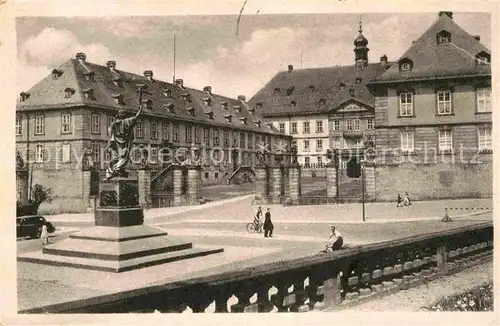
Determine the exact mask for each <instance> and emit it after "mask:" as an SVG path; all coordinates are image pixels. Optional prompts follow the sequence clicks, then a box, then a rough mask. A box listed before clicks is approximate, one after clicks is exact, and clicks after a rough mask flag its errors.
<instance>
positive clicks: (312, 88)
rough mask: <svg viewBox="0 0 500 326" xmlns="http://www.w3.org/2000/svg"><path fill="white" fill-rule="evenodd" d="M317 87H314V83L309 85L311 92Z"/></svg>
mask: <svg viewBox="0 0 500 326" xmlns="http://www.w3.org/2000/svg"><path fill="white" fill-rule="evenodd" d="M315 89H316V88H315V87H314V85H309V92H311V93H312V92H314V90H315Z"/></svg>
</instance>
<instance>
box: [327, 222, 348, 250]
mask: <svg viewBox="0 0 500 326" xmlns="http://www.w3.org/2000/svg"><path fill="white" fill-rule="evenodd" d="M330 229H331V233H330V236H329V237H328V241H327V243H326V246H327V247H328V249H331V250H332V251H333V250H339V249H341V248H342V246H343V245H344V238H342V235H341V234H340V232H339V231H337V229H336V228H335V225H331V226H330Z"/></svg>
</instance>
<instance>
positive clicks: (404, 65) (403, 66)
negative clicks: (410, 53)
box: [399, 58, 413, 71]
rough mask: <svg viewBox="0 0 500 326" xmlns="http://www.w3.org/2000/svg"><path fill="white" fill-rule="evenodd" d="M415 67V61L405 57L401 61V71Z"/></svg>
mask: <svg viewBox="0 0 500 326" xmlns="http://www.w3.org/2000/svg"><path fill="white" fill-rule="evenodd" d="M412 68H413V61H411V60H410V59H408V58H404V59H402V60H401V61H399V70H400V71H411V70H412Z"/></svg>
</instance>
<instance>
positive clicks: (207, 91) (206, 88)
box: [203, 86, 212, 95]
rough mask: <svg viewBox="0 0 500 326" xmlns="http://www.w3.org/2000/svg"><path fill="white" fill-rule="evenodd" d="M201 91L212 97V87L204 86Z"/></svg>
mask: <svg viewBox="0 0 500 326" xmlns="http://www.w3.org/2000/svg"><path fill="white" fill-rule="evenodd" d="M203 91H204V92H205V93H207V94H208V95H212V86H205V87H203Z"/></svg>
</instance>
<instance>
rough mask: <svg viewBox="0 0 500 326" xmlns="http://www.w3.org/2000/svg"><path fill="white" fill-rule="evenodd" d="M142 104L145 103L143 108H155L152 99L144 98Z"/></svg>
mask: <svg viewBox="0 0 500 326" xmlns="http://www.w3.org/2000/svg"><path fill="white" fill-rule="evenodd" d="M142 105H143V108H145V109H148V110H152V109H153V101H152V100H150V99H147V100H142Z"/></svg>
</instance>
